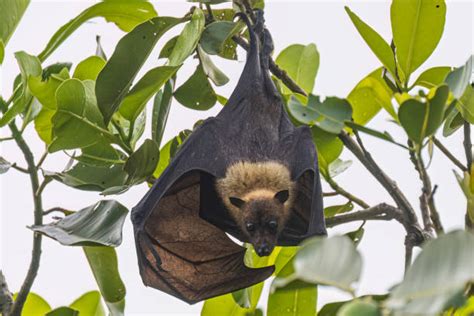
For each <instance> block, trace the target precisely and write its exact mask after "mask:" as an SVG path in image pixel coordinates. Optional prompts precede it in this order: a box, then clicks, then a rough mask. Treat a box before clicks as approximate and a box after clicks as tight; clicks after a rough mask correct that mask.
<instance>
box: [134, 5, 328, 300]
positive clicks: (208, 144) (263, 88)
mask: <svg viewBox="0 0 474 316" xmlns="http://www.w3.org/2000/svg"><path fill="white" fill-rule="evenodd" d="M240 17H241V18H242V19H243V20H244V21H245V22H246V24H247V27H248V30H249V35H250V43H249V50H248V52H247V61H246V64H245V66H244V69H243V73H242V75H241V77H240V79H239V81H238V84H237V86H236V88H235V90H234V92H233V93H232V95H231V97H230V98H229V101H228V102H227V104H226V105H225V106H224V107H223V109H222V110H221V111H220V113H219V114H218V115H217V116H216V117H212V118H208V119H206V120H205V121H204V122H203V123H202V124H201V125H200V126H199V127H198V128H197V129H196V130H195V131H194V132H193V133H192V134H191V135H190V136H189V138H188V139H187V140H186V141H185V142H184V143H183V144H182V145H181V147H180V148H179V150H178V152H177V153H176V155H175V156H174V158H173V159H172V161H171V162H170V164H169V166H168V167H167V168H166V170H165V171H164V172H163V173H162V175H161V176H160V178H159V179H157V181H156V182H155V183H154V185H153V187H152V188H151V189H150V190H149V191H148V193H147V194H146V195H145V196H144V197H143V199H142V200H141V201H140V202H139V204H138V205H137V206H136V207H134V208H133V210H132V222H133V226H134V235H135V243H136V249H137V255H138V264H139V268H140V274H141V277H142V279H143V282H144V284H145V285H147V286H151V287H153V288H156V289H159V290H161V291H164V292H166V293H168V294H171V295H173V296H175V297H177V298H179V299H181V300H183V301H186V302H188V303H191V304H192V303H196V302H199V301H201V300H205V299H208V298H211V297H214V296H219V295H222V294H225V293H229V292H233V291H236V290H239V289H242V288H246V287H249V286H252V285H254V284H256V283H259V282H262V281H263V280H265V279H266V278H268V277H269V276H271V274H272V273H273V271H274V267H273V266H270V267H264V268H258V269H252V268H248V267H246V266H245V264H244V262H243V259H244V255H245V251H246V248H245V247H242V246H241V245H239V244H237V243H236V242H234V241H232V239H231V238H230V237H229V236H228V235H230V236H233V237H235V238H237V239H238V240H240V241H242V242H249V241H251V240H250V238H249V233H248V232H244V231H243V229H242V227H241V225H239V223H238V221H237V220H236V216H231V215H232V214H231V212H230V211H229V208H230V206H229V205H230V204H229V201H230V202H234V204H233V205H241V203H242V202H245V201H244V200H243V199H242V197H233V199H232V200H229V201H227V200H224V199H223V195H222V194H221V193H220V192H218V191H219V185H216V183H219V181H220V180H222V179H226V175H227V176H228V172H229V170H230V168H231V167H232V166H235V165H236V164H238V163H239V162H246V163H248V164H263V165H265V164H266V163H277V164H278V165H279V166H284V167H286V170H288V177H289V179H290V180H289V181H291V188H289V189H288V190H283V191H282V192H279V193H278V194H279V195H278V196H277V195H275V198H276V199H277V200H278V201H281V202H282V203H287V202H286V201H287V200H288V198H289V196H290V194H289V192H291V196H292V198H291V204H290V205H289V206H288V207H286V208H287V209H288V211H287V212H285V214H287V218H286V219H285V221H284V222H283V223H284V227H280V228H279V229H278V236H277V239H276V240H275V243H276V244H277V245H280V246H294V245H297V244H298V243H299V242H300V241H302V240H303V239H305V238H307V237H309V236H314V235H326V228H325V222H324V215H323V205H322V192H321V182H320V177H319V172H318V161H317V153H316V149H315V146H314V143H313V141H312V136H311V132H310V129H309V128H308V127H307V126H300V127H295V126H294V125H293V123H292V122H291V121H290V119H289V117H288V114H287V112H286V110H285V105H284V103H283V101H282V99H281V96H280V94H279V93H278V91H277V89H276V87H275V85H274V83H273V81H272V79H271V77H270V73H269V58H270V54H271V52H272V50H273V42H272V39H271V36H270V34H269V32H268V30H267V29H266V28H265V27H264V25H263V17H262V14H261V13H260V12H258V14H257V21H256V23H255V24H252V23H251V22H250V21H249V20H248V18H247V17H246V16H244V15H241V16H240ZM244 168H245V167H244ZM234 184H235V181H234ZM290 189H291V190H290ZM285 191H287V192H285ZM239 200H240V202H239ZM234 211H235V210H234ZM270 224H273V223H270ZM247 228H249V227H247ZM263 250H264V251H263ZM263 250H262V254H263V255H267V254H268V251H267V250H268V249H263Z"/></svg>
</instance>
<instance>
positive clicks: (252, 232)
mask: <svg viewBox="0 0 474 316" xmlns="http://www.w3.org/2000/svg"><path fill="white" fill-rule="evenodd" d="M288 197H289V192H288V190H284V191H280V192H278V193H276V194H275V197H273V198H256V199H252V200H249V201H244V200H241V199H239V198H236V197H231V198H230V202H231V203H232V204H233V205H234V206H236V207H238V208H239V209H240V211H241V213H240V215H239V217H240V218H239V224H240V229H241V230H242V232H243V233H244V234H245V235H247V237H248V239H249V241H250V243H251V244H252V245H253V247H254V249H255V251H256V252H257V254H258V255H259V256H260V257H263V256H269V255H270V254H271V253H272V251H273V248H275V245H276V244H277V240H278V236H279V233H280V232H281V230H282V229H283V227H284V225H285V221H286V217H287V216H286V213H287V211H286V210H287V208H286V207H285V202H286V201H287V200H288Z"/></svg>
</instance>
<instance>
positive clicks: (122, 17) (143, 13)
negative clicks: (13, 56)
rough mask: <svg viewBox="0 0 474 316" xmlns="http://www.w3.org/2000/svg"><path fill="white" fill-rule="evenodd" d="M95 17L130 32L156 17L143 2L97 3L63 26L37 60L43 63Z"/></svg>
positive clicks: (148, 4) (147, 4) (153, 11)
mask: <svg viewBox="0 0 474 316" xmlns="http://www.w3.org/2000/svg"><path fill="white" fill-rule="evenodd" d="M96 17H103V18H105V19H106V20H107V22H113V23H115V24H116V25H117V26H118V27H119V28H120V29H121V30H123V31H125V32H130V31H131V30H133V29H134V28H135V27H136V26H137V25H139V24H141V23H143V22H145V21H147V20H149V19H151V18H153V17H156V11H155V9H154V8H153V5H152V4H150V3H148V2H145V1H115V2H101V3H97V4H96V5H93V6H91V7H89V8H87V9H86V10H84V11H82V12H81V14H79V15H78V16H77V17H75V18H74V19H72V20H71V21H69V22H68V23H66V24H64V25H63V26H62V27H61V28H60V29H59V30H58V31H57V32H56V33H55V34H54V35H53V37H52V38H51V39H50V40H49V42H48V44H47V45H46V47H45V48H44V49H43V51H42V52H41V53H40V54H39V55H38V57H39V59H40V60H42V61H43V60H45V59H46V58H48V57H49V56H50V55H51V54H52V53H53V52H54V51H55V50H56V49H57V48H58V47H59V46H60V45H61V44H62V43H63V42H64V41H65V40H66V39H67V38H68V37H69V36H70V35H71V34H72V33H74V31H76V30H77V29H78V28H79V27H80V26H81V25H82V24H84V23H85V22H87V21H88V20H90V19H92V18H96Z"/></svg>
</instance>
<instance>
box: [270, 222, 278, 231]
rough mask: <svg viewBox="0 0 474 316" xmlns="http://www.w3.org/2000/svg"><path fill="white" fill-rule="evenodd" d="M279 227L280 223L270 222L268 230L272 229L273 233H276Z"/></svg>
mask: <svg viewBox="0 0 474 316" xmlns="http://www.w3.org/2000/svg"><path fill="white" fill-rule="evenodd" d="M277 227H278V223H277V222H276V221H269V222H268V228H270V229H271V230H272V231H275V230H276V229H277Z"/></svg>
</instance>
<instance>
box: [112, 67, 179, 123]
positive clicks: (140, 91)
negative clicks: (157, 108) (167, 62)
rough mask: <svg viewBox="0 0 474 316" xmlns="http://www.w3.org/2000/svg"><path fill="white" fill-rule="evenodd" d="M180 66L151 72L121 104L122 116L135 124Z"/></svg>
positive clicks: (160, 68)
mask: <svg viewBox="0 0 474 316" xmlns="http://www.w3.org/2000/svg"><path fill="white" fill-rule="evenodd" d="M178 69H179V66H177V67H172V66H162V67H156V68H153V69H151V70H149V71H148V72H147V73H146V74H145V75H144V76H143V77H142V78H141V79H140V80H139V81H138V82H137V83H136V84H135V85H134V86H133V88H132V89H131V90H130V92H129V93H128V94H127V96H126V97H125V98H124V99H123V101H122V104H120V109H119V111H120V114H122V116H123V117H124V118H126V119H127V120H129V121H131V122H134V121H135V120H136V118H137V117H138V115H139V114H140V113H141V112H142V111H143V109H144V108H145V106H146V103H147V102H148V101H149V100H150V99H151V98H152V96H153V95H154V94H155V93H156V92H158V91H159V90H160V89H161V87H163V85H164V84H165V83H166V82H167V81H168V80H169V79H170V78H171V77H172V76H174V74H175V73H176V71H177V70H178Z"/></svg>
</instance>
